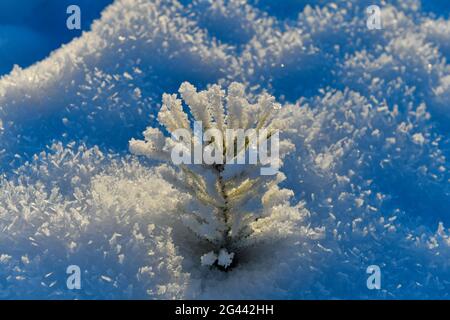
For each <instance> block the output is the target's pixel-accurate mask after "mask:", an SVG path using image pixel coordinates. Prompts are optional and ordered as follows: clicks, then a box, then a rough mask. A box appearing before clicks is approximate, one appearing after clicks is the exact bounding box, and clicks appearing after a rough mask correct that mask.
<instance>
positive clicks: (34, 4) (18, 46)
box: [0, 0, 113, 75]
mask: <svg viewBox="0 0 450 320" xmlns="http://www.w3.org/2000/svg"><path fill="white" fill-rule="evenodd" d="M112 2H113V0H1V1H0V75H3V74H5V73H9V72H10V71H11V69H12V67H13V65H14V64H17V65H19V66H21V67H27V66H29V65H31V64H33V63H34V62H36V61H39V60H42V59H43V58H45V57H46V56H48V54H49V53H50V52H51V51H52V50H55V49H57V48H59V47H60V46H61V44H63V43H68V42H70V40H72V39H73V38H74V37H78V36H80V35H81V31H78V30H68V29H67V27H66V20H67V17H68V16H69V15H68V14H67V13H66V10H67V7H68V6H69V5H71V4H75V5H78V6H80V8H81V24H82V30H89V28H90V25H91V23H92V21H93V20H94V19H97V18H98V17H100V13H101V11H102V10H103V9H104V8H105V6H107V5H108V4H110V3H112Z"/></svg>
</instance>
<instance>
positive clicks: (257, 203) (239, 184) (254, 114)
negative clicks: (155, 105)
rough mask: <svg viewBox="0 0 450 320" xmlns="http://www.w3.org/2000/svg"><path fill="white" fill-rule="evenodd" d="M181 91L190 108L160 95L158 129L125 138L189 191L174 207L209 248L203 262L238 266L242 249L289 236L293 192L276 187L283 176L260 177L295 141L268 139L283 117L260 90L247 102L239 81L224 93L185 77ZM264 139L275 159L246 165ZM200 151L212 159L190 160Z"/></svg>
mask: <svg viewBox="0 0 450 320" xmlns="http://www.w3.org/2000/svg"><path fill="white" fill-rule="evenodd" d="M179 93H180V95H181V98H182V100H184V102H185V104H186V105H187V107H188V108H189V111H187V108H183V101H182V100H181V99H179V98H178V97H177V95H176V94H173V95H169V94H164V95H163V105H162V108H161V110H160V112H159V114H158V122H159V123H160V124H161V125H162V127H163V128H161V129H162V130H160V129H158V128H153V127H149V128H147V130H146V131H145V132H144V137H145V140H144V141H141V140H134V139H132V140H131V141H130V151H131V152H132V153H134V154H136V155H145V156H147V157H149V158H152V159H156V160H160V161H164V162H167V163H168V164H170V165H162V166H161V167H159V169H158V170H159V172H160V174H161V175H162V176H163V177H164V178H165V179H166V180H168V181H169V182H170V183H172V185H173V186H174V187H175V188H177V189H178V190H180V192H183V193H187V194H188V195H189V201H188V202H187V203H186V204H185V205H184V206H183V208H180V212H181V216H180V218H181V221H182V222H183V224H184V225H185V226H186V227H188V228H189V229H190V230H192V231H193V232H194V233H195V234H196V235H197V236H198V237H200V238H201V239H203V240H206V241H207V242H208V243H209V245H210V247H211V251H210V252H208V253H206V254H204V255H203V256H202V257H201V263H202V265H208V266H212V265H216V266H218V267H219V268H221V269H227V268H229V267H230V266H232V265H234V264H235V263H236V260H237V258H238V256H239V253H240V252H241V251H242V249H243V248H245V247H248V246H250V245H253V244H255V243H257V242H259V241H263V240H264V239H268V238H271V237H273V236H280V235H282V234H286V233H289V232H290V231H289V228H291V227H292V226H291V225H290V223H291V221H292V220H293V219H294V220H295V219H296V218H298V217H299V211H298V207H291V206H290V205H289V200H290V197H291V196H292V194H293V193H292V191H290V190H287V189H280V188H279V187H278V184H279V183H280V182H281V181H283V180H284V179H285V176H284V174H282V173H281V172H278V171H277V172H276V173H274V174H261V173H262V172H263V171H262V170H264V168H265V169H267V166H268V165H271V166H272V167H279V166H280V165H281V160H280V159H282V158H283V156H284V155H286V154H287V153H288V152H289V151H290V150H292V148H293V145H292V144H291V143H290V142H289V141H287V140H282V141H279V140H277V139H273V138H274V137H275V136H278V131H279V130H280V129H281V126H282V125H285V122H284V120H283V119H282V117H280V110H281V106H280V105H279V104H278V103H276V102H275V99H274V98H273V97H272V96H270V95H268V94H266V93H264V94H261V95H260V96H259V97H258V98H256V99H253V100H254V101H253V102H254V103H252V102H251V101H249V99H248V98H247V96H246V93H245V87H244V86H243V85H242V84H239V83H232V84H230V86H229V87H228V90H227V92H225V91H224V90H222V88H221V87H220V86H219V85H213V86H211V87H210V88H209V89H208V90H205V91H200V92H197V90H196V88H195V87H194V86H193V85H191V84H190V83H187V82H185V83H183V84H182V85H181V86H180V89H179ZM200 122H201V123H200ZM198 123H200V125H201V128H198ZM180 129H183V130H185V131H184V132H189V133H190V135H189V137H188V138H186V137H181V135H180V134H178V131H179V130H180ZM198 129H201V133H200V134H199V133H198ZM231 129H234V131H233V132H235V133H236V132H237V133H239V132H240V131H238V130H241V132H242V131H245V133H246V135H245V136H244V137H245V138H244V139H241V138H239V135H237V134H234V135H233V134H230V131H231ZM252 129H253V130H252ZM163 131H167V132H166V133H164V132H163ZM203 132H205V134H203ZM207 132H213V134H207ZM251 132H253V135H252V134H251ZM255 133H256V139H255V135H254V134H255ZM169 134H170V137H169ZM218 137H219V138H218ZM220 140H222V141H220ZM255 141H256V142H255ZM269 143H271V146H272V145H273V144H274V143H277V145H278V146H279V148H278V150H277V151H278V153H279V154H277V157H272V156H273V154H268V155H269V157H267V158H266V159H264V158H263V157H261V156H260V155H258V157H257V161H256V162H253V163H252V164H249V161H248V160H249V159H250V157H252V155H253V156H254V155H255V154H254V153H255V150H256V149H257V147H258V148H259V147H260V146H265V148H266V149H265V150H266V151H267V150H268V149H269V147H268V145H269ZM198 148H201V149H200V154H201V155H203V156H206V155H209V156H210V158H213V159H215V160H213V161H209V162H207V161H206V160H205V161H202V162H199V161H196V157H195V153H196V152H199V149H198ZM258 150H260V149H258ZM271 150H272V148H271ZM174 152H175V153H176V156H178V153H179V152H181V153H183V157H185V158H184V159H185V160H186V159H189V160H192V156H194V160H193V161H191V163H192V164H190V163H189V161H185V162H183V163H179V162H177V161H175V162H177V163H178V164H175V163H174V161H173V160H174ZM247 157H248V160H245V159H247ZM269 158H270V159H269ZM243 159H244V160H245V161H242V160H243ZM243 162H244V163H243ZM238 163H239V164H238ZM261 169H262V170H261Z"/></svg>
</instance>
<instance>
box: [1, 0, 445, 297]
mask: <svg viewBox="0 0 450 320" xmlns="http://www.w3.org/2000/svg"><path fill="white" fill-rule="evenodd" d="M8 2H9V1H8ZM35 2H36V3H38V2H39V1H38V0H36V1H35ZM376 2H378V3H379V4H380V5H381V7H382V21H383V29H382V30H373V31H369V30H367V28H366V19H365V17H366V16H365V8H366V5H368V4H369V3H370V4H372V3H371V2H370V1H365V0H364V1H356V0H355V1H341V0H337V1H333V3H331V2H330V1H321V0H317V1H303V0H286V1H276V2H272V1H266V0H249V1H248V2H245V1H240V0H229V1H225V0H223V1H222V0H219V1H214V2H210V1H206V0H199V1H194V2H193V3H191V1H187V0H181V1H179V2H177V1H175V0H155V1H146V0H116V1H115V2H114V4H113V5H111V6H109V7H107V8H106V9H105V10H104V11H103V13H102V17H101V19H99V20H97V21H95V22H94V23H93V25H92V28H91V31H89V32H86V33H84V34H83V35H82V36H81V37H80V38H78V39H75V40H73V41H72V42H70V43H69V44H67V45H65V46H63V47H61V48H60V49H58V50H56V51H55V52H53V53H52V54H51V55H50V56H49V57H48V58H47V59H45V60H43V61H41V62H38V63H36V64H34V65H33V66H31V67H29V68H26V69H21V68H19V67H16V68H15V69H14V70H13V71H12V72H11V73H10V74H8V75H6V76H4V77H2V78H1V79H0V165H1V171H2V177H1V180H0V189H1V192H0V230H1V232H0V298H82V299H92V298H101V299H109V298H123V299H126V298H170V299H177V298H192V299H198V298H207V299H209V298H276V299H284V298H286V299H298V298H312V299H317V298H357V299H362V298H386V299H392V298H418V299H426V298H440V299H442V298H446V299H448V298H449V297H450V262H449V261H450V229H448V226H449V224H450V212H449V208H450V174H449V160H448V159H449V157H450V148H449V142H450V141H449V132H450V116H449V114H450V105H449V103H450V66H449V64H448V63H447V60H448V59H449V58H450V46H449V43H450V32H448V30H450V18H449V12H450V6H448V4H446V3H445V1H439V0H433V1H431V0H426V1H425V0H424V1H423V4H421V3H420V1H419V0H408V1H401V0H398V1H376ZM5 3H6V2H5ZM11 3H15V2H13V1H11ZM2 4H3V2H2ZM282 4H283V5H282ZM0 11H1V10H0ZM2 32H3V31H1V30H0V35H1V34H2ZM14 32H18V33H20V32H22V31H20V26H19V27H17V26H16V27H14V28H12V29H10V30H8V31H7V34H8V35H10V34H13V33H14ZM27 32H32V31H27ZM36 32H37V31H36ZM39 43H40V44H41V45H42V46H44V41H41V40H39V39H37V40H36V50H39V49H42V48H41V47H40V46H39ZM11 50H13V49H11ZM3 54H4V53H3V51H0V59H1V56H2V55H3ZM184 81H189V82H190V83H192V84H194V85H195V86H196V87H198V88H200V89H204V88H206V87H207V86H208V85H212V84H215V83H220V84H222V83H223V84H229V83H230V82H231V81H240V82H242V83H245V84H246V86H247V91H248V94H249V95H250V96H253V95H257V94H259V93H261V92H262V91H264V90H267V91H268V92H269V93H271V94H273V95H274V96H275V97H276V99H277V100H278V101H279V102H281V103H283V108H282V110H281V111H280V112H281V113H283V114H284V117H285V118H286V119H287V120H286V130H285V132H284V133H283V135H284V137H285V138H288V139H289V140H290V141H291V142H292V143H294V144H295V147H296V151H295V152H293V153H291V154H290V155H289V156H288V157H287V158H286V159H285V161H284V166H283V168H282V171H283V172H285V173H286V176H287V180H286V181H285V182H283V184H282V187H285V188H288V189H291V190H293V191H294V198H295V199H294V200H293V201H294V202H295V203H297V202H300V203H301V205H302V208H301V212H302V214H301V221H302V224H301V226H300V227H299V228H298V230H296V232H292V233H291V234H289V235H287V236H286V237H283V238H282V239H279V240H278V241H277V240H276V237H275V238H274V239H275V240H274V241H272V242H268V243H265V244H264V245H258V246H256V247H254V248H252V250H248V254H247V255H246V257H245V259H242V260H240V261H239V264H238V265H237V266H236V267H235V268H234V269H232V270H231V271H229V272H222V271H219V270H215V269H209V268H208V267H205V266H202V265H201V261H200V258H199V257H200V256H201V255H202V254H203V253H204V252H200V251H199V248H198V240H197V239H196V238H195V237H194V236H192V234H191V233H189V232H187V231H186V228H185V227H184V226H183V224H182V223H181V222H180V221H179V215H177V205H178V204H180V203H182V201H183V197H184V195H183V194H179V193H178V192H177V191H176V190H175V189H174V188H172V186H171V184H170V183H168V182H167V181H165V180H164V179H163V178H162V177H161V175H160V174H159V171H158V169H157V168H158V166H160V164H159V163H156V162H154V161H149V160H144V159H141V158H137V157H134V156H132V155H130V154H129V152H128V142H129V140H130V139H131V138H141V137H142V133H141V132H142V131H143V130H144V129H145V127H147V126H148V125H154V124H155V123H156V120H155V117H156V115H157V112H158V110H159V108H160V107H161V96H162V94H163V93H164V92H167V93H175V92H177V89H178V87H179V86H180V84H181V83H182V82H184ZM280 214H287V215H288V214H289V212H284V213H280ZM73 264H76V265H79V266H80V268H81V270H82V289H81V290H79V291H76V290H75V291H70V290H68V289H67V288H66V277H67V275H66V273H65V271H66V268H67V266H69V265H73ZM373 264H376V265H379V266H380V268H381V271H382V282H381V288H382V289H381V290H379V291H376V290H374V291H370V290H368V289H367V287H366V279H367V276H368V275H367V274H366V268H367V267H368V266H370V265H373Z"/></svg>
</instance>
